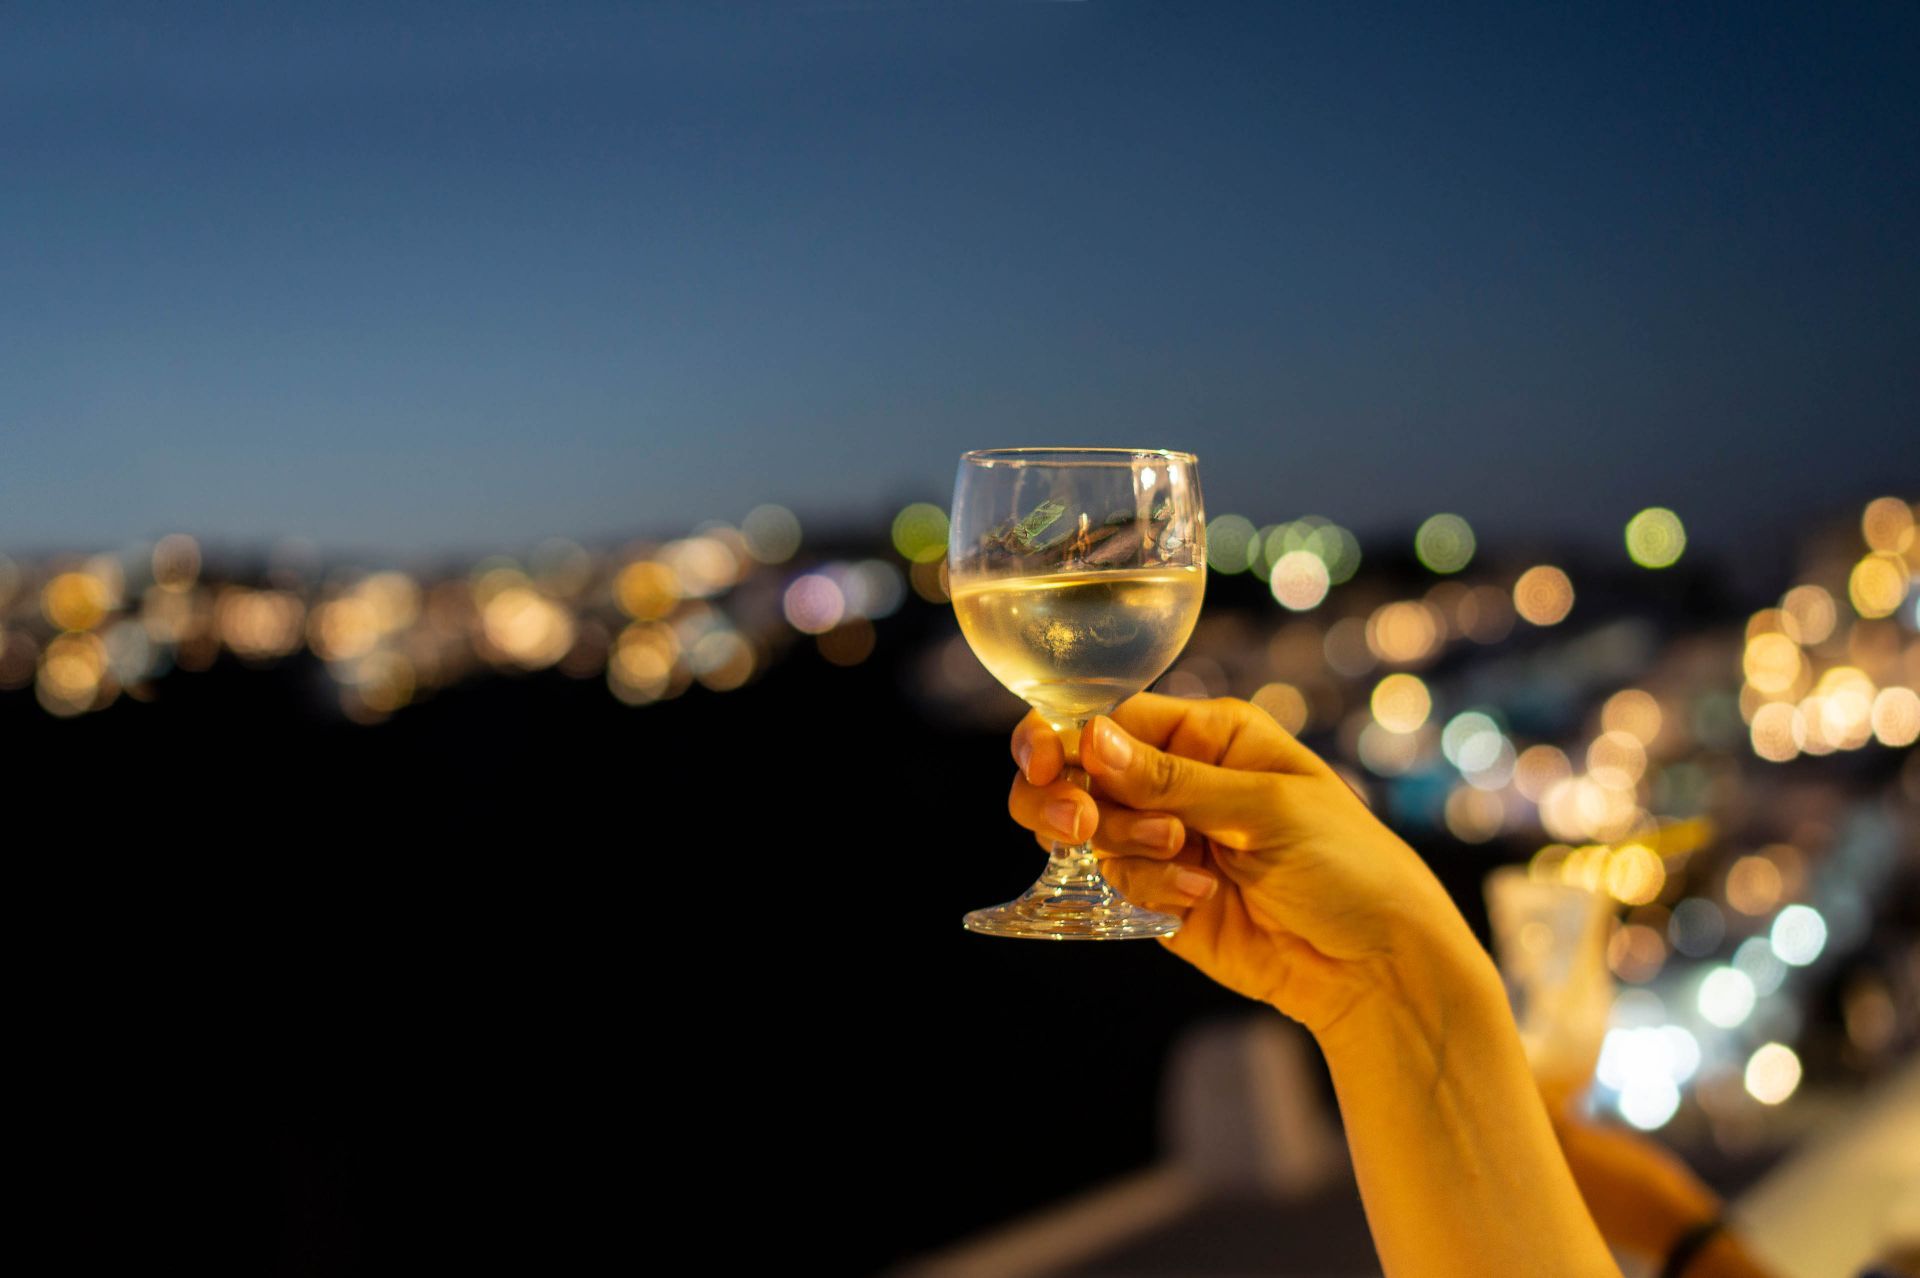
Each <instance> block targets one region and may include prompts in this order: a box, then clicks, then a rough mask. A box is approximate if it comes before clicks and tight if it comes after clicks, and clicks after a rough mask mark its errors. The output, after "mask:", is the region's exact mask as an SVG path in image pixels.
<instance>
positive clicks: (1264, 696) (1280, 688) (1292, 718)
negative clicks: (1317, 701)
mask: <svg viewBox="0 0 1920 1278" xmlns="http://www.w3.org/2000/svg"><path fill="white" fill-rule="evenodd" d="M1252 701H1253V704H1254V705H1256V706H1259V707H1260V708H1261V709H1262V710H1265V711H1266V712H1267V713H1268V714H1270V715H1272V716H1273V719H1274V722H1276V723H1278V724H1279V725H1280V726H1281V727H1283V728H1285V729H1286V730H1287V731H1288V732H1291V733H1293V734H1294V735H1295V736H1298V735H1299V734H1300V733H1302V732H1304V731H1306V727H1307V723H1308V720H1309V712H1308V708H1307V699H1306V697H1304V696H1302V695H1301V692H1300V689H1298V688H1296V687H1294V686H1293V685H1292V684H1290V683H1263V684H1261V685H1260V687H1259V688H1258V689H1257V690H1256V691H1255V692H1254V694H1253V697H1252Z"/></svg>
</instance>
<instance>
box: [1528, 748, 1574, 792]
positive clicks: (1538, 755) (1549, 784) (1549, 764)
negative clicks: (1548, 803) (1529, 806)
mask: <svg viewBox="0 0 1920 1278" xmlns="http://www.w3.org/2000/svg"><path fill="white" fill-rule="evenodd" d="M1572 775H1573V765H1572V764H1571V763H1569V762H1568V761H1567V756H1566V754H1565V753H1564V752H1562V751H1561V749H1560V747H1559V746H1550V745H1537V746H1528V747H1527V748H1526V749H1525V750H1522V751H1521V752H1520V757H1519V758H1518V759H1515V760H1514V763H1513V788H1514V789H1516V790H1518V791H1519V792H1520V794H1521V795H1522V797H1524V798H1527V799H1530V800H1532V801H1533V802H1535V803H1538V802H1540V800H1542V799H1543V798H1545V797H1546V794H1547V791H1548V790H1550V789H1552V788H1553V786H1555V785H1556V784H1558V783H1559V782H1561V781H1565V780H1567V779H1568V778H1569V777H1571V776H1572Z"/></svg>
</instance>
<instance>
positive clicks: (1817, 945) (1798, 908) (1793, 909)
mask: <svg viewBox="0 0 1920 1278" xmlns="http://www.w3.org/2000/svg"><path fill="white" fill-rule="evenodd" d="M1768 939H1769V940H1770V941H1771V942H1772V945H1773V952H1774V953H1775V954H1776V955H1778V956H1779V959H1780V961H1781V962H1782V963H1786V964H1789V965H1791V966H1793V967H1806V966H1807V965H1808V964H1810V963H1812V962H1813V961H1814V960H1816V959H1818V958H1819V957H1820V954H1821V952H1822V951H1823V950H1825V949H1826V947H1827V921H1826V919H1824V918H1822V917H1821V915H1820V911H1818V910H1816V909H1814V908H1813V907H1812V906H1811V905H1789V906H1788V907H1787V908H1786V909H1784V910H1782V911H1780V913H1779V915H1778V916H1777V917H1776V918H1775V919H1774V920H1773V928H1772V930H1771V931H1770V932H1769V933H1768Z"/></svg>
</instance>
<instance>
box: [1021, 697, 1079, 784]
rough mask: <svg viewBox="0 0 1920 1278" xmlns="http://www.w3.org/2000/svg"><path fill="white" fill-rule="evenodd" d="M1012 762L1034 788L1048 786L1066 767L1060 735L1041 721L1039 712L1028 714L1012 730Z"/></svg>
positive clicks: (1064, 750) (1044, 721) (1064, 749)
mask: <svg viewBox="0 0 1920 1278" xmlns="http://www.w3.org/2000/svg"><path fill="white" fill-rule="evenodd" d="M1013 761H1014V762H1015V763H1017V764H1019V765H1020V771H1021V773H1022V774H1023V775H1025V777H1026V778H1027V780H1028V781H1029V782H1030V783H1032V784H1034V785H1048V784H1050V783H1051V782H1052V781H1053V779H1054V778H1055V777H1057V776H1059V775H1060V773H1061V772H1062V771H1063V770H1064V769H1065V768H1066V766H1067V752H1066V748H1065V747H1064V746H1063V745H1061V743H1060V734H1059V733H1057V732H1055V731H1054V730H1053V728H1052V727H1051V726H1050V725H1049V724H1048V723H1047V721H1046V720H1045V719H1043V718H1041V717H1040V712H1039V711H1038V710H1029V711H1028V712H1027V717H1026V718H1024V719H1022V720H1021V721H1020V723H1019V726H1017V727H1016V728H1014V730H1013Z"/></svg>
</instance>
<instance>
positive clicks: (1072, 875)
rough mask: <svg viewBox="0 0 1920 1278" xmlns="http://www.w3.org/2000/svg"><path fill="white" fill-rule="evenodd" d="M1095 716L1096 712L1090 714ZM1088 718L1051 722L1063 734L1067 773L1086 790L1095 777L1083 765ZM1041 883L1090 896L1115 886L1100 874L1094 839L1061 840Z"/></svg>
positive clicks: (1049, 853)
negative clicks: (1083, 738) (1083, 732)
mask: <svg viewBox="0 0 1920 1278" xmlns="http://www.w3.org/2000/svg"><path fill="white" fill-rule="evenodd" d="M1088 717H1089V718H1091V717H1092V716H1088ZM1086 722H1087V721H1086V719H1060V720H1052V721H1050V722H1049V726H1050V727H1052V728H1053V730H1054V731H1055V732H1056V733H1058V734H1059V735H1060V744H1061V745H1062V746H1063V747H1064V748H1065V751H1066V759H1067V776H1068V777H1069V778H1070V779H1071V780H1072V781H1073V783H1074V784H1075V785H1077V786H1079V787H1080V788H1081V789H1082V790H1086V791H1088V792H1091V791H1092V789H1093V779H1092V778H1091V777H1089V776H1088V775H1087V773H1086V770H1085V769H1084V768H1082V767H1081V766H1080V729H1081V728H1083V727H1084V726H1086ZM1040 886H1044V887H1046V888H1050V889H1052V890H1054V891H1056V892H1069V893H1073V894H1076V895H1086V896H1090V897H1106V896H1109V895H1111V894H1112V892H1113V889H1112V888H1110V887H1108V886H1107V881H1106V879H1105V878H1103V877H1102V876H1101V874H1100V862H1099V859H1098V858H1097V857H1095V856H1094V854H1093V843H1092V841H1091V840H1089V841H1088V842H1086V843H1058V842H1056V843H1055V844H1054V845H1053V846H1052V847H1051V848H1050V849H1048V851H1047V868H1046V870H1045V871H1044V872H1043V873H1042V874H1041V875H1040Z"/></svg>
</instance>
